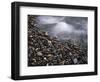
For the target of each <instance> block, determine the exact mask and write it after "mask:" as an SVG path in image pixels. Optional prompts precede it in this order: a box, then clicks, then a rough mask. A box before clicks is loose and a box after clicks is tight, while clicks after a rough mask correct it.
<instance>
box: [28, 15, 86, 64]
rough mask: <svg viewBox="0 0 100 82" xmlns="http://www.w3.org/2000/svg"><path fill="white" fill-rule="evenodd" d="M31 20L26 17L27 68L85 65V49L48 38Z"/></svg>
mask: <svg viewBox="0 0 100 82" xmlns="http://www.w3.org/2000/svg"><path fill="white" fill-rule="evenodd" d="M32 18H33V17H32V16H28V66H53V65H74V64H87V49H81V48H80V47H79V46H76V45H74V44H72V43H70V41H67V40H66V41H59V40H58V39H57V38H56V37H51V36H49V35H48V33H47V32H44V31H41V30H40V29H39V28H38V25H36V24H35V18H34V19H32Z"/></svg>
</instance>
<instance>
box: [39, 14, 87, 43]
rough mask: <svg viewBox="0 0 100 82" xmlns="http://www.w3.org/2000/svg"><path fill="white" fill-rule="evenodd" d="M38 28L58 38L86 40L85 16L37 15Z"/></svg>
mask: <svg viewBox="0 0 100 82" xmlns="http://www.w3.org/2000/svg"><path fill="white" fill-rule="evenodd" d="M37 23H38V24H39V28H40V29H41V30H43V31H47V32H48V34H49V35H50V36H54V37H57V38H58V39H60V40H62V39H72V40H80V39H83V40H84V41H86V40H87V25H88V18H87V17H68V16H47V15H43V16H42V15H41V16H38V17H37Z"/></svg>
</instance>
